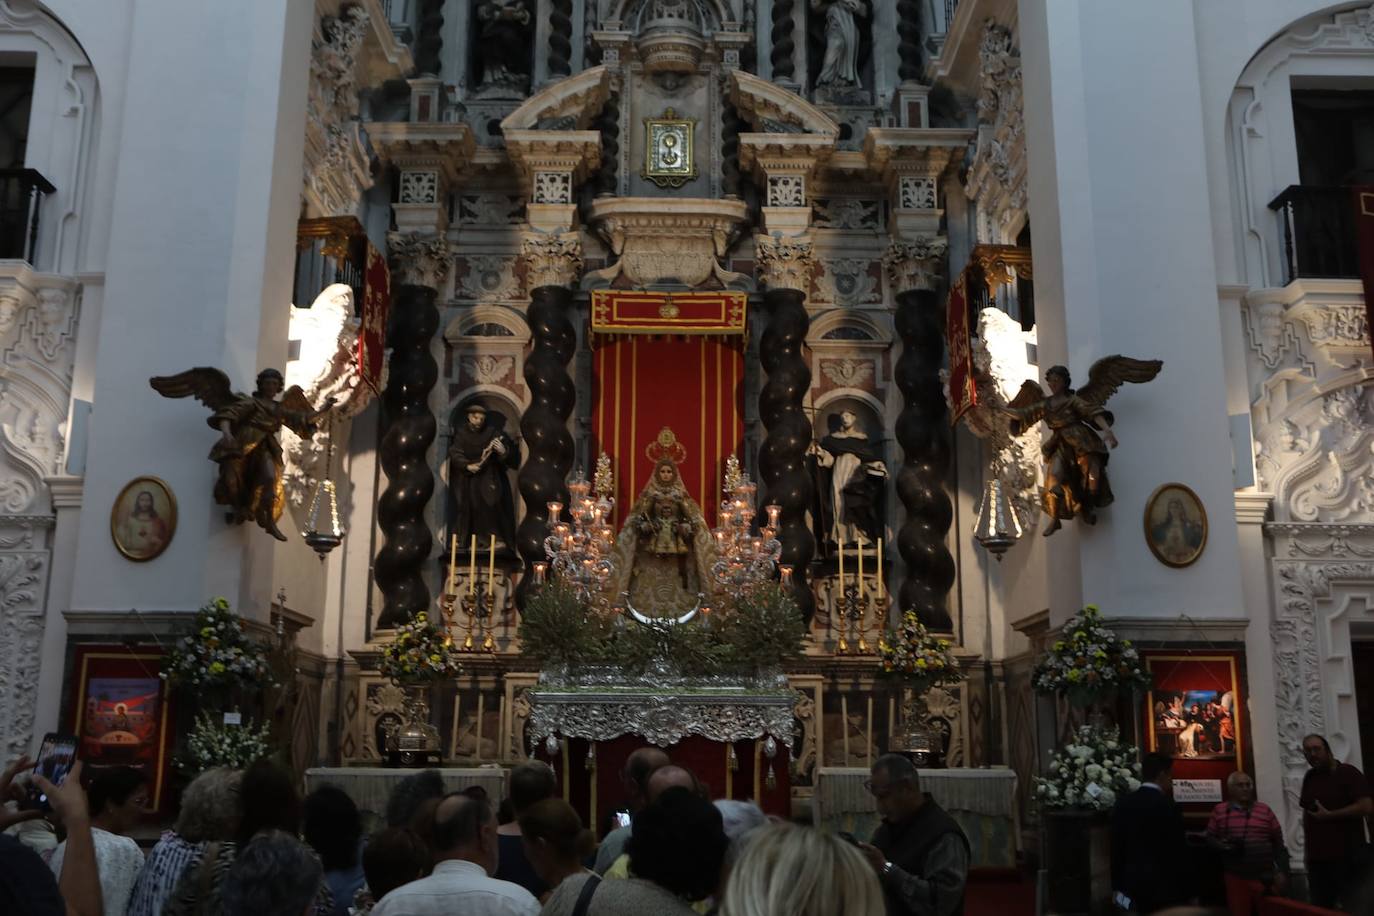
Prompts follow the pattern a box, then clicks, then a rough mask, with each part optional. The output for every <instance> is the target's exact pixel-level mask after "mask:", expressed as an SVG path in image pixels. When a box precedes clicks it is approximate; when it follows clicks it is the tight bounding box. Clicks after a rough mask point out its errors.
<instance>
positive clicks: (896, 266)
mask: <svg viewBox="0 0 1374 916" xmlns="http://www.w3.org/2000/svg"><path fill="white" fill-rule="evenodd" d="M948 247H949V243H948V240H947V239H945V238H944V237H942V236H922V237H917V238H914V239H911V240H897V241H894V242H893V243H892V245H891V246H890V247H889V248H888V250H887V252H886V253H885V254H884V256H883V263H884V265H886V267H887V272H888V276H889V278H890V279H891V280H892V288H893V289H894V290H895V291H896V293H897V314H896V325H897V334H898V336H900V337H901V339H902V356H901V358H900V359H899V360H897V366H896V370H895V373H894V374H895V376H896V379H895V380H896V382H897V388H898V390H900V391H901V392H902V412H901V413H900V414H898V416H897V443H898V444H899V445H901V447H902V467H901V470H900V471H898V472H897V497H898V498H899V499H900V500H901V501H902V506H903V508H905V510H906V517H905V519H904V520H903V522H902V527H901V529H900V530H898V532H897V549H898V550H899V551H901V554H902V562H903V563H904V564H905V565H906V578H905V579H903V580H902V584H901V587H900V588H899V589H898V591H897V602H898V607H899V608H900V609H901V610H903V611H908V610H914V611H915V612H916V614H917V616H918V617H920V619H921V622H922V623H924V624H925V625H926V626H928V627H930V628H931V629H933V630H937V631H940V632H952V631H953V629H954V622H953V620H951V619H950V616H949V606H948V596H949V590H950V587H951V586H952V585H953V584H954V558H953V557H952V556H950V553H949V548H948V547H946V546H945V535H946V534H947V533H948V532H949V526H950V522H951V521H952V520H953V517H954V509H953V506H952V505H951V504H950V500H949V495H948V494H947V493H946V492H945V477H946V475H947V474H948V473H949V458H950V432H949V410H948V407H947V406H946V404H945V395H944V391H943V389H942V387H941V384H940V367H941V361H942V359H943V357H944V347H945V335H944V326H945V322H944V310H943V308H942V306H941V303H940V301H939V299H938V297H937V295H936V292H935V286H936V283H937V281H938V278H939V275H940V268H941V265H942V263H943V261H944V257H945V251H946V249H947V248H948Z"/></svg>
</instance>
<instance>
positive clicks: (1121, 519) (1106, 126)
mask: <svg viewBox="0 0 1374 916" xmlns="http://www.w3.org/2000/svg"><path fill="white" fill-rule="evenodd" d="M1020 11H1021V12H1020V15H1021V56H1022V61H1023V65H1024V79H1025V114H1026V129H1027V145H1028V150H1029V156H1030V202H1031V203H1030V209H1031V214H1032V216H1031V218H1032V227H1033V228H1032V231H1033V236H1034V238H1035V274H1036V300H1037V319H1038V331H1039V342H1040V343H1039V348H1040V364H1041V365H1042V366H1049V365H1052V364H1054V363H1061V362H1067V364H1068V365H1069V366H1070V368H1071V369H1072V370H1073V372H1074V374H1075V380H1076V381H1077V382H1078V383H1080V384H1081V383H1082V382H1084V381H1086V376H1087V368H1088V366H1090V365H1091V363H1092V362H1093V361H1094V360H1095V359H1097V358H1099V357H1101V356H1105V355H1108V354H1112V353H1124V354H1126V355H1130V356H1135V357H1140V358H1150V357H1157V358H1160V359H1163V360H1164V370H1163V372H1162V373H1161V374H1160V376H1159V378H1158V379H1156V380H1155V381H1154V382H1152V383H1150V384H1149V385H1148V386H1130V385H1128V386H1125V387H1124V388H1123V390H1122V391H1121V392H1119V393H1118V394H1117V395H1116V397H1115V398H1114V399H1113V400H1112V403H1111V405H1110V406H1111V408H1112V409H1113V410H1114V411H1115V412H1116V415H1117V425H1116V433H1117V436H1118V437H1119V438H1120V440H1121V443H1122V445H1121V448H1120V449H1118V450H1117V451H1115V452H1114V453H1113V454H1112V460H1111V464H1110V472H1111V476H1112V485H1113V488H1114V489H1115V491H1116V502H1115V504H1114V505H1113V506H1112V507H1111V508H1109V509H1108V510H1106V513H1105V519H1104V520H1105V521H1106V522H1107V524H1099V525H1098V526H1097V527H1096V528H1089V527H1088V526H1085V525H1082V524H1079V523H1074V524H1072V525H1068V526H1066V528H1071V529H1073V530H1072V531H1066V532H1061V533H1059V534H1056V535H1054V536H1053V537H1052V538H1050V539H1049V542H1050V543H1048V544H1047V550H1048V553H1049V558H1050V577H1051V582H1052V586H1051V589H1050V592H1051V612H1052V615H1053V619H1054V620H1055V621H1058V620H1062V619H1063V618H1064V617H1065V616H1066V615H1067V614H1068V613H1071V612H1072V610H1073V609H1074V607H1076V606H1077V605H1078V604H1079V603H1080V602H1093V603H1096V604H1099V605H1100V606H1101V607H1102V608H1103V610H1104V611H1105V612H1106V613H1108V614H1111V615H1121V616H1161V617H1173V616H1177V615H1179V614H1188V615H1189V616H1192V617H1238V616H1242V615H1243V614H1244V603H1243V598H1242V594H1241V583H1240V576H1239V573H1238V566H1237V564H1238V561H1239V552H1238V540H1237V534H1236V526H1235V514H1234V508H1233V505H1232V478H1231V447H1230V442H1229V436H1228V429H1227V421H1226V415H1227V413H1226V402H1225V379H1224V376H1223V371H1222V367H1221V361H1220V355H1221V352H1222V341H1221V327H1220V320H1219V317H1218V314H1217V310H1216V306H1215V303H1216V297H1217V270H1216V266H1215V263H1214V254H1213V247H1214V246H1213V239H1212V234H1211V212H1210V195H1209V184H1208V175H1207V171H1206V169H1205V167H1204V163H1203V161H1202V159H1201V158H1200V156H1199V155H1196V154H1193V153H1191V152H1190V151H1200V150H1202V149H1203V148H1204V126H1203V115H1202V105H1201V96H1200V93H1199V86H1198V72H1197V67H1196V61H1197V60H1198V53H1199V52H1198V47H1197V43H1196V36H1195V34H1194V29H1193V20H1192V9H1191V6H1190V5H1188V4H1184V3H1172V4H1163V5H1158V4H1156V5H1150V6H1148V7H1142V6H1138V5H1129V4H1125V3H1105V4H1104V3H1087V2H1083V3H1068V2H1062V0H1024V2H1022V3H1021V7H1020ZM1142 74H1149V78H1148V79H1142V78H1141V76H1142ZM1171 480H1178V481H1182V482H1184V483H1187V484H1188V485H1189V486H1191V487H1192V488H1193V489H1194V490H1195V491H1196V492H1197V493H1198V495H1199V496H1200V497H1201V499H1202V501H1203V502H1204V504H1205V505H1206V507H1207V510H1208V515H1209V520H1210V522H1211V532H1210V536H1209V541H1208V545H1207V550H1206V552H1205V553H1204V554H1203V556H1202V558H1201V559H1200V560H1199V562H1198V563H1196V564H1195V565H1194V566H1192V567H1189V568H1188V569H1184V570H1173V569H1170V568H1168V567H1166V566H1163V565H1162V564H1160V563H1158V562H1157V561H1156V560H1154V559H1153V557H1152V556H1151V555H1150V553H1149V551H1148V549H1147V547H1146V545H1145V541H1144V538H1143V536H1142V531H1141V527H1142V522H1141V519H1142V513H1143V511H1144V508H1145V503H1146V500H1147V499H1148V497H1149V495H1150V493H1151V492H1152V491H1153V490H1154V488H1155V487H1157V486H1158V485H1159V484H1161V483H1165V482H1167V481H1171ZM1075 555H1076V556H1075ZM1075 561H1076V563H1075ZM1075 565H1077V566H1078V569H1077V570H1075V569H1074V566H1075ZM1075 586H1076V587H1075Z"/></svg>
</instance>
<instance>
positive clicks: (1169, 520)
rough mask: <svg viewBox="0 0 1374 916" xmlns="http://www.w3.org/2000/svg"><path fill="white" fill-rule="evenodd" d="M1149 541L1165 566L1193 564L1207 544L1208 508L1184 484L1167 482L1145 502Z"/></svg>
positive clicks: (1153, 551)
mask: <svg viewBox="0 0 1374 916" xmlns="http://www.w3.org/2000/svg"><path fill="white" fill-rule="evenodd" d="M1145 543H1146V544H1148V545H1149V547H1150V553H1152V554H1154V555H1155V559H1156V560H1158V561H1159V562H1161V563H1163V564H1164V565H1165V566H1173V567H1175V568H1182V567H1184V566H1192V565H1193V564H1194V563H1196V562H1197V559H1198V557H1200V556H1202V549H1203V548H1204V547H1206V546H1207V510H1206V509H1204V508H1203V507H1202V500H1200V499H1198V498H1197V494H1196V493H1194V492H1193V491H1192V490H1191V489H1189V488H1188V487H1185V486H1184V485H1183V484H1181V483H1166V484H1165V485H1164V486H1162V487H1160V488H1159V489H1157V490H1155V491H1154V493H1153V494H1151V496H1150V499H1149V502H1147V503H1146V504H1145Z"/></svg>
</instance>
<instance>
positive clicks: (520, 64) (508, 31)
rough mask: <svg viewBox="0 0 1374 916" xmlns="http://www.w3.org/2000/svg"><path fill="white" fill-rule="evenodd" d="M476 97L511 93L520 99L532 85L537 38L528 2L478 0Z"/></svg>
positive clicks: (476, 14) (476, 16) (476, 12)
mask: <svg viewBox="0 0 1374 916" xmlns="http://www.w3.org/2000/svg"><path fill="white" fill-rule="evenodd" d="M473 12H474V18H475V19H476V20H477V34H478V40H477V44H476V51H477V60H478V63H479V65H480V72H481V82H479V83H478V85H477V95H479V96H488V97H491V96H493V95H495V94H498V93H510V94H512V97H515V98H518V97H519V96H520V95H522V94H523V93H524V92H525V91H526V90H528V89H529V85H530V44H531V41H532V40H533V38H534V35H533V30H532V29H531V23H532V22H533V21H534V17H533V15H532V14H531V13H530V6H529V0H477V5H476V7H475V8H474V11H473Z"/></svg>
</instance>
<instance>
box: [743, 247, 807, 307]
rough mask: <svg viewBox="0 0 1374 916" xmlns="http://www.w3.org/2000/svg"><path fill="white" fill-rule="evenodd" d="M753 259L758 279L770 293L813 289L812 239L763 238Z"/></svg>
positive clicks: (755, 248) (755, 249) (756, 248)
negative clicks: (771, 291)
mask: <svg viewBox="0 0 1374 916" xmlns="http://www.w3.org/2000/svg"><path fill="white" fill-rule="evenodd" d="M754 259H755V261H756V263H757V265H758V268H757V269H758V276H759V279H760V280H762V281H763V283H764V285H765V286H767V287H768V288H769V289H796V290H801V291H802V292H803V293H805V292H807V291H808V290H809V289H810V288H811V266H812V261H811V239H810V238H809V237H807V236H804V235H794V236H790V237H785V236H782V235H771V236H770V235H760V236H758V237H757V238H756V239H755V247H754Z"/></svg>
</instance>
